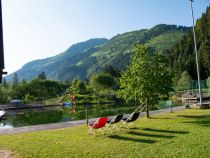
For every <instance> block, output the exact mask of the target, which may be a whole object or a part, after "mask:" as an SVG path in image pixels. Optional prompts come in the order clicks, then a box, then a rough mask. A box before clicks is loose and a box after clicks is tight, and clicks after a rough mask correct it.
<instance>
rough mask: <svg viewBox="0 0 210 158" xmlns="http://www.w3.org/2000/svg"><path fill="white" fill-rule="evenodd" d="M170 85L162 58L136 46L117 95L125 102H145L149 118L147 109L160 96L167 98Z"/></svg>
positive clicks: (164, 61)
mask: <svg viewBox="0 0 210 158" xmlns="http://www.w3.org/2000/svg"><path fill="white" fill-rule="evenodd" d="M172 85H173V84H172V74H171V73H170V72H169V69H168V64H167V61H166V59H165V58H164V56H162V55H161V54H159V53H156V54H153V53H151V52H150V49H149V48H148V47H147V46H143V45H137V46H135V53H134V54H133V56H132V59H131V65H130V67H129V68H128V69H127V70H126V71H125V72H123V73H122V77H121V79H120V87H121V89H120V90H119V91H118V95H119V96H120V97H122V98H123V99H125V100H126V101H130V100H135V101H137V102H139V103H143V102H145V103H146V108H147V110H146V111H147V117H149V107H150V106H152V105H154V103H155V102H156V101H157V100H158V99H159V97H160V96H168V95H169V91H171V90H172Z"/></svg>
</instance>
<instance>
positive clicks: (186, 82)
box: [176, 71, 192, 90]
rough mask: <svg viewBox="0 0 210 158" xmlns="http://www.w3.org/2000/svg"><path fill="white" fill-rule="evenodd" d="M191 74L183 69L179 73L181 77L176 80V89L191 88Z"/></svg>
mask: <svg viewBox="0 0 210 158" xmlns="http://www.w3.org/2000/svg"><path fill="white" fill-rule="evenodd" d="M191 80H192V79H191V76H190V75H189V73H188V72H187V71H184V72H183V73H182V74H181V78H180V79H179V81H178V84H177V87H176V89H177V90H187V89H190V88H191V84H190V82H191Z"/></svg>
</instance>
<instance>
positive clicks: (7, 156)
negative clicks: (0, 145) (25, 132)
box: [0, 150, 14, 158]
mask: <svg viewBox="0 0 210 158" xmlns="http://www.w3.org/2000/svg"><path fill="white" fill-rule="evenodd" d="M13 157H14V153H13V152H12V151H10V150H0V158H13Z"/></svg>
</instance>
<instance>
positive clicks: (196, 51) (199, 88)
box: [189, 0, 202, 105]
mask: <svg viewBox="0 0 210 158" xmlns="http://www.w3.org/2000/svg"><path fill="white" fill-rule="evenodd" d="M189 1H190V6H191V13H192V23H193V36H194V44H195V55H196V66H197V75H198V90H199V98H200V105H202V94H201V85H200V69H199V61H198V50H197V44H196V43H197V42H196V36H195V20H194V13H193V5H192V2H193V0H189Z"/></svg>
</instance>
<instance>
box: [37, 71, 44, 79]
mask: <svg viewBox="0 0 210 158" xmlns="http://www.w3.org/2000/svg"><path fill="white" fill-rule="evenodd" d="M38 79H39V80H46V75H45V72H44V71H43V72H42V73H40V74H39V75H38Z"/></svg>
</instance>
